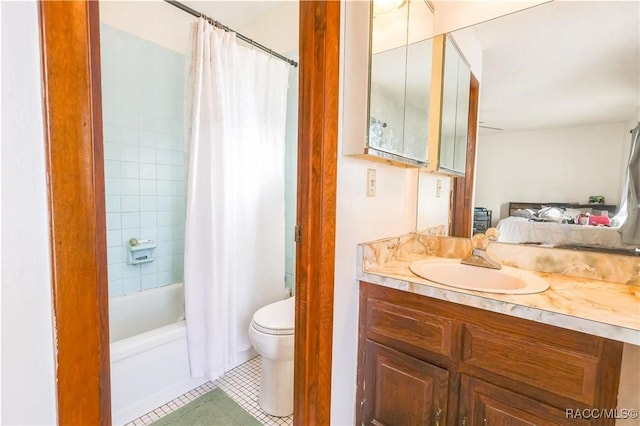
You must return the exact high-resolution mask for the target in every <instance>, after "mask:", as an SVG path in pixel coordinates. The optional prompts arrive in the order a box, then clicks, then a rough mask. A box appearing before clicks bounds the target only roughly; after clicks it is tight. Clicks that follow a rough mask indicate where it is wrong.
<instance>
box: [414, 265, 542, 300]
mask: <svg viewBox="0 0 640 426" xmlns="http://www.w3.org/2000/svg"><path fill="white" fill-rule="evenodd" d="M409 269H411V272H413V273H414V274H416V275H418V276H420V277H422V278H424V279H427V280H429V281H432V282H434V283H438V284H443V285H448V286H450V287H457V288H464V289H467V290H476V291H484V292H487V293H503V294H531V293H540V292H543V291H545V290H546V289H548V288H549V284H548V283H547V282H546V281H545V280H544V279H542V278H540V277H539V276H537V275H535V274H532V273H531V272H528V271H523V270H521V269H516V268H511V267H508V266H503V267H502V269H489V268H482V267H479V266H471V265H463V264H461V263H460V260H459V259H442V260H440V259H438V260H427V259H424V260H416V261H415V262H413V263H412V264H411V265H410V266H409Z"/></svg>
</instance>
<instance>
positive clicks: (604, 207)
mask: <svg viewBox="0 0 640 426" xmlns="http://www.w3.org/2000/svg"><path fill="white" fill-rule="evenodd" d="M542 206H547V207H560V208H563V207H564V208H569V209H592V210H593V211H598V212H602V211H606V212H607V215H608V216H609V217H613V216H614V215H615V214H616V213H617V212H618V206H615V205H612V204H578V203H525V202H510V203H509V216H513V213H514V212H515V211H516V210H520V209H533V210H540V209H541V208H542Z"/></svg>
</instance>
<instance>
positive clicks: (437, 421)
mask: <svg viewBox="0 0 640 426" xmlns="http://www.w3.org/2000/svg"><path fill="white" fill-rule="evenodd" d="M440 414H442V410H441V409H440V408H438V409H437V410H436V426H440Z"/></svg>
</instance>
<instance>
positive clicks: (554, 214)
mask: <svg viewBox="0 0 640 426" xmlns="http://www.w3.org/2000/svg"><path fill="white" fill-rule="evenodd" d="M563 216H564V215H563V213H562V210H560V209H559V208H556V207H543V208H541V209H540V210H539V211H538V217H539V218H540V219H542V220H544V221H545V222H562V219H563Z"/></svg>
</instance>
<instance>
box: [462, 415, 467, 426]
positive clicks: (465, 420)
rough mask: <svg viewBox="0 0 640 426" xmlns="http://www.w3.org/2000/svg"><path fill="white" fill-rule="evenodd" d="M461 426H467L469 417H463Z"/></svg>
mask: <svg viewBox="0 0 640 426" xmlns="http://www.w3.org/2000/svg"><path fill="white" fill-rule="evenodd" d="M460 425H461V426H467V416H464V417H462V421H461V422H460Z"/></svg>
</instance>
